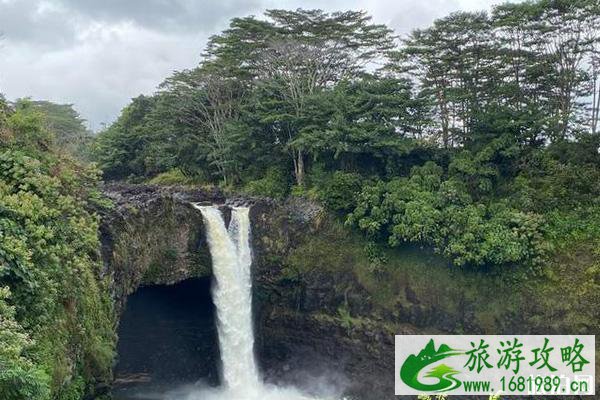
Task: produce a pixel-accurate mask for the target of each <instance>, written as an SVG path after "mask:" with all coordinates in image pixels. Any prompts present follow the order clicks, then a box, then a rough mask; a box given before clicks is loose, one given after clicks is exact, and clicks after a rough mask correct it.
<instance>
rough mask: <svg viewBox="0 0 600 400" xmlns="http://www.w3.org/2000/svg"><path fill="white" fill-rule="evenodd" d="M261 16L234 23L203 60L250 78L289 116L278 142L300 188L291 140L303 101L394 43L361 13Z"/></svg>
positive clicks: (299, 164) (301, 168) (300, 153)
mask: <svg viewBox="0 0 600 400" xmlns="http://www.w3.org/2000/svg"><path fill="white" fill-rule="evenodd" d="M266 16H267V18H268V20H267V21H258V20H256V19H255V18H254V17H248V18H242V19H234V20H233V21H232V23H231V26H230V28H229V29H228V30H226V31H225V32H224V33H223V34H222V35H219V36H216V37H214V38H213V39H212V40H211V43H210V44H209V47H208V50H207V55H209V56H210V57H211V58H212V60H219V59H223V60H227V62H228V65H236V66H237V71H238V73H240V74H241V73H245V74H250V75H251V76H253V77H254V78H255V79H256V84H257V85H263V88H264V90H267V91H270V92H271V94H272V96H273V97H274V98H278V99H279V100H280V101H279V102H278V103H277V104H276V105H277V107H280V109H286V110H287V111H285V113H286V114H287V113H291V115H289V118H287V120H288V123H286V124H281V128H282V130H283V131H284V132H281V135H280V136H279V137H278V139H280V140H281V139H283V142H282V145H283V146H284V147H285V150H286V151H288V152H289V153H290V156H291V159H292V162H293V165H294V176H295V178H296V183H297V184H298V185H302V184H303V182H304V175H305V157H306V154H305V149H304V148H302V147H299V146H298V145H294V139H295V138H296V136H297V135H298V133H299V132H300V130H301V126H299V125H298V122H299V121H301V120H302V118H303V117H304V113H305V107H306V102H307V99H308V98H310V97H311V96H312V95H314V94H315V93H316V92H318V91H320V90H323V89H324V88H326V87H328V86H331V85H335V83H337V82H339V81H340V80H342V79H351V78H352V77H354V76H356V75H357V74H358V73H359V72H361V71H362V70H364V68H365V66H366V65H367V64H368V63H370V62H372V61H373V60H377V59H378V58H382V57H383V56H384V55H385V53H386V52H387V51H388V50H390V49H391V48H392V46H393V37H392V36H391V31H390V30H389V29H388V28H387V27H385V26H384V25H377V24H372V23H371V17H369V16H367V15H366V13H364V12H355V11H347V12H336V13H332V14H328V13H325V12H323V11H321V10H302V9H298V10H296V11H288V10H269V11H267V12H266ZM284 103H285V105H284ZM273 112H274V113H278V112H279V111H278V110H273Z"/></svg>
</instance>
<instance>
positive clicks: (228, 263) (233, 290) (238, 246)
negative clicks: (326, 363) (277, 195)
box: [167, 205, 313, 400]
mask: <svg viewBox="0 0 600 400" xmlns="http://www.w3.org/2000/svg"><path fill="white" fill-rule="evenodd" d="M194 207H196V208H197V209H199V210H200V212H202V216H203V218H204V221H205V225H206V234H207V237H208V244H209V248H210V253H211V257H212V261H213V274H214V277H215V284H214V286H213V302H214V303H215V306H216V309H217V316H218V333H219V347H220V351H221V362H222V376H223V382H222V386H221V387H220V388H217V389H195V388H184V389H181V391H180V392H178V393H172V394H171V396H172V397H167V398H169V399H170V398H172V399H177V400H311V399H313V398H311V397H307V396H305V395H303V394H301V393H300V392H299V391H297V390H295V389H293V388H281V387H276V386H272V385H266V384H264V383H263V382H262V380H261V378H260V375H259V372H258V368H257V366H256V359H255V357H254V333H253V327H252V279H251V270H250V267H251V264H252V251H251V248H250V219H249V209H248V208H245V207H239V208H233V209H232V215H231V222H230V224H229V228H226V226H225V221H224V219H223V216H222V214H221V211H220V210H219V209H218V208H217V207H213V206H210V207H204V206H198V205H194Z"/></svg>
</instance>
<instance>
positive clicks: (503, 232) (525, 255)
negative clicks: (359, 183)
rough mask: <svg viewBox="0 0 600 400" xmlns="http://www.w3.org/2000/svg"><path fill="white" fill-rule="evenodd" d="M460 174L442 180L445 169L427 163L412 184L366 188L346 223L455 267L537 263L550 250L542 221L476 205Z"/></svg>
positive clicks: (418, 169)
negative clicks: (421, 248)
mask: <svg viewBox="0 0 600 400" xmlns="http://www.w3.org/2000/svg"><path fill="white" fill-rule="evenodd" d="M460 171H461V173H458V174H456V175H451V176H450V178H449V179H447V180H443V170H442V168H440V167H439V166H438V165H436V164H434V163H432V162H428V163H426V164H425V165H423V166H422V167H415V168H413V170H412V172H411V174H410V177H408V178H398V179H395V180H392V181H390V182H387V183H386V182H381V181H380V182H377V183H375V184H374V185H371V186H367V187H365V188H364V190H363V191H362V193H361V194H360V196H359V199H358V205H357V207H356V209H355V210H354V211H353V212H352V213H351V214H350V215H349V217H348V223H349V224H351V225H354V226H357V227H358V228H359V229H361V230H363V231H365V232H366V233H367V234H368V235H369V236H371V237H373V238H375V239H377V238H381V239H383V240H386V241H387V242H388V243H389V244H390V245H391V246H398V245H400V244H402V243H405V242H410V243H417V244H422V245H428V246H433V247H434V249H435V250H436V251H437V252H439V253H441V254H444V255H445V256H447V257H448V258H449V259H451V260H452V262H453V263H454V264H455V265H466V264H468V265H477V266H483V265H504V264H516V263H530V264H531V263H539V262H540V261H541V259H542V257H543V256H544V254H545V252H546V250H547V249H546V246H545V242H544V237H543V223H542V222H543V221H542V219H541V217H540V216H538V215H536V214H534V213H524V212H521V211H518V210H516V209H514V208H511V207H509V206H508V205H507V204H505V203H503V202H493V203H489V204H484V203H475V202H473V197H472V196H471V194H470V193H469V191H468V190H467V187H468V185H467V184H465V182H464V181H463V180H462V178H463V177H464V176H463V173H464V169H460ZM476 186H477V187H479V185H476Z"/></svg>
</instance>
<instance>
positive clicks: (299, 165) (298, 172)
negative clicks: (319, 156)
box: [294, 150, 304, 187]
mask: <svg viewBox="0 0 600 400" xmlns="http://www.w3.org/2000/svg"><path fill="white" fill-rule="evenodd" d="M294 175H295V177H296V184H297V185H298V186H300V187H302V186H304V154H303V153H302V150H298V151H297V152H296V154H295V157H294Z"/></svg>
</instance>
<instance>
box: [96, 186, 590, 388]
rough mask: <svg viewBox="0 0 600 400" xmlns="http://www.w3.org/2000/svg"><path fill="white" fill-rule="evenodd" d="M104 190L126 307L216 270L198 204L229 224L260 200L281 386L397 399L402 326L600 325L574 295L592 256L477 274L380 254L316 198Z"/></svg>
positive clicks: (269, 374)
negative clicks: (150, 289) (133, 299)
mask: <svg viewBox="0 0 600 400" xmlns="http://www.w3.org/2000/svg"><path fill="white" fill-rule="evenodd" d="M105 193H106V195H107V196H108V197H109V198H110V199H111V200H112V201H113V203H114V207H113V208H112V209H111V210H110V211H109V212H107V213H106V214H105V215H104V216H103V223H102V228H101V237H102V245H103V249H102V254H103V259H104V265H105V268H104V274H105V275H107V276H109V277H110V278H111V279H112V282H113V285H112V288H113V295H114V298H115V301H116V303H117V308H118V310H121V309H122V306H123V304H124V303H125V301H126V299H127V296H128V295H129V294H131V293H133V292H134V291H135V290H136V289H137V288H138V287H140V286H144V285H156V284H173V283H177V282H180V281H183V280H186V279H188V278H192V277H207V276H211V259H210V254H209V251H208V246H207V243H206V235H205V233H204V226H203V222H202V217H201V214H200V213H199V212H198V211H197V210H196V209H194V208H193V207H192V206H191V203H192V202H201V203H207V204H218V205H221V206H222V207H223V208H222V210H223V212H224V215H225V219H226V222H227V220H228V207H229V206H231V205H242V204H244V205H249V206H251V212H250V218H251V225H252V248H253V252H254V262H253V285H254V286H253V301H254V314H255V330H256V338H257V343H256V350H257V354H258V358H259V362H260V364H261V367H262V369H263V371H264V373H265V376H266V378H267V379H268V380H270V381H272V382H276V383H280V382H285V383H293V384H296V385H299V386H305V384H307V383H308V384H309V387H315V386H318V387H319V388H320V389H324V390H327V388H334V389H338V388H343V389H344V390H345V392H346V393H347V394H350V395H351V396H353V395H355V396H356V397H357V398H360V399H363V400H370V399H373V400H375V399H376V400H384V399H388V398H394V396H393V384H394V335H397V334H409V333H421V332H428V333H444V332H446V333H452V334H460V333H473V334H479V333H481V334H526V333H543V334H552V333H556V334H564V333H571V334H573V333H581V334H594V333H597V332H598V327H599V326H600V323H599V321H600V317H599V315H598V313H599V309H598V307H597V305H598V291H597V290H589V291H586V292H583V291H582V290H581V289H578V290H576V291H575V290H571V289H572V288H577V287H579V288H580V287H581V285H580V277H581V276H583V275H584V273H585V270H586V268H587V266H586V265H587V264H585V263H583V262H582V261H581V257H579V258H571V259H563V260H560V261H557V262H556V263H554V264H551V265H549V267H548V269H549V270H551V271H552V276H550V277H540V276H537V277H535V279H532V278H531V277H530V276H529V275H527V274H521V275H518V274H514V273H512V272H510V273H507V274H502V273H490V272H489V271H488V272H482V271H469V270H463V269H456V268H450V267H449V266H448V265H447V263H446V262H445V261H444V260H443V259H441V258H440V257H437V256H435V255H434V254H432V253H431V252H430V251H427V250H426V249H414V248H406V249H402V250H389V249H386V250H381V251H378V252H376V253H377V254H378V255H377V256H376V257H372V256H368V253H372V252H373V249H370V250H368V249H367V250H366V243H365V242H364V239H362V238H361V237H358V236H356V235H354V234H353V233H352V232H350V231H349V230H348V229H346V228H343V226H341V224H340V223H339V221H337V220H336V218H333V217H332V216H330V215H328V214H327V213H326V212H325V211H324V210H323V209H322V208H321V207H320V206H319V205H318V204H315V203H313V202H311V201H308V200H304V199H298V198H292V199H290V200H287V201H285V202H275V201H272V200H268V199H260V198H249V197H237V196H227V195H225V194H224V193H222V192H220V191H219V190H215V189H190V188H183V187H159V186H144V185H109V186H107V187H106V188H105ZM592 289H593V288H592ZM572 310H577V312H576V313H575V312H572ZM573 315H577V316H580V317H578V319H576V320H574V319H573V317H572V316H573Z"/></svg>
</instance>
